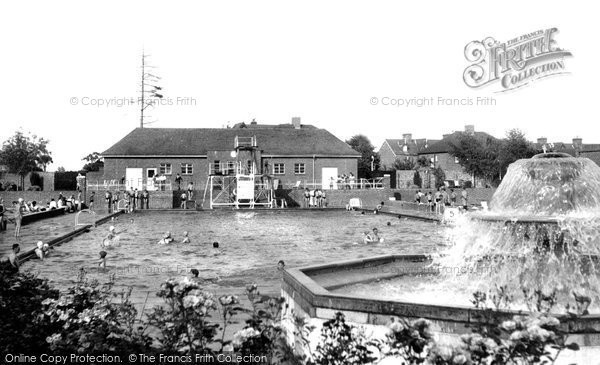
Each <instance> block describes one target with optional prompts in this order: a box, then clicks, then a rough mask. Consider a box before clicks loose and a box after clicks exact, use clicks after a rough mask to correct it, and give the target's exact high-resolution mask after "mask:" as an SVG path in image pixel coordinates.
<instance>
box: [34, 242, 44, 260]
mask: <svg viewBox="0 0 600 365" xmlns="http://www.w3.org/2000/svg"><path fill="white" fill-rule="evenodd" d="M35 255H36V256H37V257H38V258H39V259H40V260H44V257H45V253H44V243H43V242H42V241H38V243H37V248H36V249H35Z"/></svg>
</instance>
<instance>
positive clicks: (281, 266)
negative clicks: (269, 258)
mask: <svg viewBox="0 0 600 365" xmlns="http://www.w3.org/2000/svg"><path fill="white" fill-rule="evenodd" d="M283 269H285V262H283V260H279V262H278V263H277V270H279V271H282V270H283Z"/></svg>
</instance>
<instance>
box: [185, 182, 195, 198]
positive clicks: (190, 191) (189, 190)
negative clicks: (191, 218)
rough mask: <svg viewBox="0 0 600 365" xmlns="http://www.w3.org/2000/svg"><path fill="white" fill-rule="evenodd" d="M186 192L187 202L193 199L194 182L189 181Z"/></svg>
mask: <svg viewBox="0 0 600 365" xmlns="http://www.w3.org/2000/svg"><path fill="white" fill-rule="evenodd" d="M187 192H188V196H187V198H188V199H189V200H192V199H194V182H193V181H190V183H189V184H188V186H187Z"/></svg>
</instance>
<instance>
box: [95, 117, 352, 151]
mask: <svg viewBox="0 0 600 365" xmlns="http://www.w3.org/2000/svg"><path fill="white" fill-rule="evenodd" d="M236 136H238V137H252V136H256V140H257V145H258V149H259V150H261V151H262V153H263V155H307V156H308V155H317V156H319V155H327V156H350V157H359V156H360V154H359V153H358V152H356V151H355V150H353V149H352V148H351V147H350V146H349V145H348V144H346V143H345V142H343V141H341V140H340V139H339V138H337V137H336V136H334V135H333V134H331V133H330V132H329V131H327V130H325V129H319V128H316V127H314V126H312V125H302V124H300V118H293V119H292V123H291V124H279V125H265V124H258V123H256V122H252V123H249V124H245V123H238V124H236V125H234V126H233V127H232V128H136V129H134V130H133V131H132V132H131V133H129V134H128V135H127V136H125V137H124V138H123V139H121V140H120V141H119V142H117V143H116V144H114V145H113V146H112V147H110V148H109V149H108V150H106V151H104V152H103V153H102V156H103V157H118V156H149V155H152V156H201V155H206V153H207V151H225V150H232V149H233V148H234V140H235V137H236Z"/></svg>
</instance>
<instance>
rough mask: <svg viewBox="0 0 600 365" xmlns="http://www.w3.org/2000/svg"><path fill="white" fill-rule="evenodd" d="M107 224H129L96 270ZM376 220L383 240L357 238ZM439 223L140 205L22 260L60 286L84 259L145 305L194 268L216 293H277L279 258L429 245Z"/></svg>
mask: <svg viewBox="0 0 600 365" xmlns="http://www.w3.org/2000/svg"><path fill="white" fill-rule="evenodd" d="M131 219H133V222H131ZM387 222H390V223H391V224H390V225H389V226H388V225H387ZM111 224H112V225H114V226H115V228H116V231H118V232H120V231H123V230H126V231H125V232H124V233H121V234H120V235H119V236H120V237H119V242H120V245H119V246H117V247H112V248H108V249H104V250H106V251H107V252H108V255H107V270H105V271H101V270H99V269H98V268H97V264H96V262H97V261H98V259H99V251H101V250H103V248H102V247H101V242H102V239H103V238H104V237H106V235H107V233H108V228H109V226H110V225H111ZM374 227H377V228H378V229H379V231H380V235H381V236H382V237H384V238H385V241H384V243H379V244H370V245H365V244H362V243H360V244H357V243H358V242H359V241H362V233H363V232H364V231H365V230H370V229H372V228H374ZM443 229H444V228H443V226H439V225H437V224H432V223H429V222H420V221H414V220H406V219H398V218H394V217H389V216H383V215H373V214H360V212H346V211H340V210H329V211H328V210H324V211H317V210H312V211H311V210H288V211H282V210H257V211H205V212H185V213H184V212H174V211H173V212H138V213H135V214H132V215H121V216H120V217H119V218H118V219H117V220H115V221H114V222H112V223H107V224H104V225H101V226H98V227H97V228H94V229H92V230H91V231H90V232H89V233H86V234H83V235H81V236H79V237H77V238H75V239H73V240H72V241H70V242H67V243H65V244H63V245H61V246H58V247H55V248H54V250H53V252H52V253H51V255H50V256H49V257H48V258H47V259H46V260H45V261H39V260H31V261H29V262H27V263H26V264H25V265H24V268H25V269H30V270H32V271H33V272H38V273H39V274H40V276H42V277H45V278H48V279H49V280H50V281H51V282H52V283H54V284H55V285H56V286H58V287H59V288H65V287H67V286H69V285H71V284H72V283H74V282H75V280H76V278H77V273H78V272H79V269H80V268H81V267H83V268H85V269H86V271H88V276H89V277H91V278H97V279H98V280H99V281H100V282H105V281H107V279H108V277H109V275H110V274H115V276H116V287H117V288H125V287H132V288H133V292H132V300H133V302H134V303H143V302H145V301H147V307H149V306H153V305H154V304H155V303H156V300H157V298H156V297H155V295H154V293H155V292H156V291H157V290H158V288H159V286H160V284H161V283H162V282H163V281H164V280H166V279H168V278H169V277H175V276H180V275H189V271H190V269H192V268H196V269H198V271H199V272H200V277H201V278H204V279H211V280H210V283H207V286H206V288H207V289H208V290H211V291H215V292H217V293H218V294H221V293H231V294H241V293H243V291H244V288H245V286H246V284H249V283H257V284H258V285H259V288H260V290H261V292H262V293H263V294H278V293H279V290H280V280H281V272H279V271H278V270H277V262H278V261H279V260H284V261H285V263H286V266H287V267H297V266H306V265H313V264H320V263H326V262H330V261H339V260H345V259H357V258H363V257H369V256H377V255H384V254H405V253H432V252H435V251H437V247H439V246H440V244H442V242H443V240H444V238H443V234H442V230H443ZM165 231H171V232H172V235H173V237H174V238H175V243H172V244H170V245H158V244H157V242H158V241H159V240H160V239H161V237H162V234H163V233H164V232H165ZM184 231H188V232H189V237H190V239H191V243H190V244H181V243H177V242H181V239H182V238H183V232H184ZM214 241H218V242H219V246H220V247H219V248H218V249H214V248H213V247H212V242H214ZM148 293H150V294H148Z"/></svg>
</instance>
